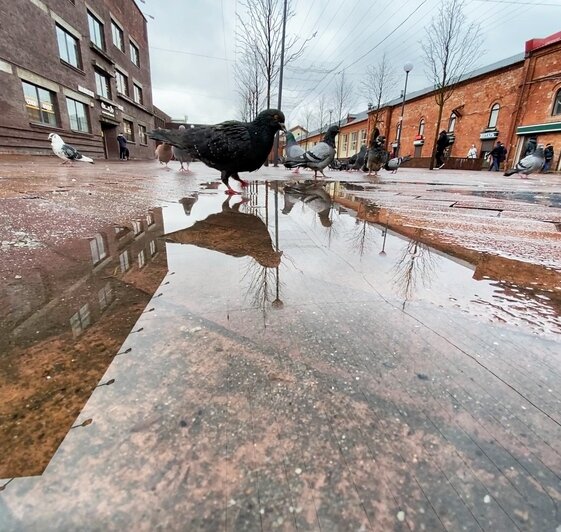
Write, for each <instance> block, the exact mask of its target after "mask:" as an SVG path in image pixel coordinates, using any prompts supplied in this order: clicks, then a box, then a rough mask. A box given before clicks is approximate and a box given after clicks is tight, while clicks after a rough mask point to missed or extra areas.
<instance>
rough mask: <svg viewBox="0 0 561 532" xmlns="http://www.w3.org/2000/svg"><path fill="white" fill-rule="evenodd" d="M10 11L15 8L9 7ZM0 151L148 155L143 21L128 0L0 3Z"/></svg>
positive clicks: (147, 78) (147, 77)
mask: <svg viewBox="0 0 561 532" xmlns="http://www.w3.org/2000/svg"><path fill="white" fill-rule="evenodd" d="M16 6H17V7H16ZM0 11H1V12H2V24H0V86H1V87H2V94H1V96H0V153H1V152H3V153H17V152H25V153H37V154H45V153H49V150H50V143H49V141H48V140H47V137H48V134H49V133H50V132H57V133H59V134H60V135H61V136H62V137H63V139H64V140H65V141H66V142H68V143H69V144H72V145H74V146H76V147H77V148H78V149H80V150H81V151H83V152H84V153H85V154H87V155H91V156H93V157H94V158H103V157H108V158H117V157H118V156H119V149H118V144H117V133H118V132H122V133H123V134H124V135H125V137H127V140H128V147H129V150H130V155H131V157H133V158H136V157H138V158H143V157H151V156H153V149H152V147H150V148H149V147H148V137H147V134H146V133H147V131H149V130H150V129H152V128H153V126H154V117H153V112H152V87H151V81H150V58H149V54H148V34H147V28H146V19H145V18H144V15H143V14H142V12H141V11H140V9H139V8H138V7H137V5H136V4H135V2H134V0H87V1H85V0H22V1H20V2H17V3H14V2H13V0H0Z"/></svg>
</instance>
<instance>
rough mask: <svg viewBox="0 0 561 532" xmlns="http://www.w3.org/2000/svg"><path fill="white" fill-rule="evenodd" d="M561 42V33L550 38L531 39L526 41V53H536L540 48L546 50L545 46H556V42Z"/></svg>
mask: <svg viewBox="0 0 561 532" xmlns="http://www.w3.org/2000/svg"><path fill="white" fill-rule="evenodd" d="M560 41H561V31H558V32H557V33H554V34H553V35H550V36H549V37H544V38H543V39H530V40H529V41H526V47H525V50H526V53H527V54H528V53H530V52H534V51H536V50H538V49H539V48H544V47H545V46H549V45H550V44H554V43H556V42H560Z"/></svg>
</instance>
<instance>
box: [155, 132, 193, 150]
mask: <svg viewBox="0 0 561 532" xmlns="http://www.w3.org/2000/svg"><path fill="white" fill-rule="evenodd" d="M148 136H149V137H150V138H151V139H153V140H159V141H161V142H165V143H166V144H171V145H172V146H175V147H176V148H180V149H183V150H185V149H187V148H188V146H187V144H186V142H185V140H186V139H185V130H170V129H155V130H154V131H150V133H148Z"/></svg>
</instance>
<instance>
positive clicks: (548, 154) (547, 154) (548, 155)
mask: <svg viewBox="0 0 561 532" xmlns="http://www.w3.org/2000/svg"><path fill="white" fill-rule="evenodd" d="M543 157H544V159H545V163H544V165H543V168H542V173H544V174H545V173H546V172H549V169H550V168H551V163H552V161H553V157H554V152H553V146H552V145H551V144H547V145H546V146H545V150H543Z"/></svg>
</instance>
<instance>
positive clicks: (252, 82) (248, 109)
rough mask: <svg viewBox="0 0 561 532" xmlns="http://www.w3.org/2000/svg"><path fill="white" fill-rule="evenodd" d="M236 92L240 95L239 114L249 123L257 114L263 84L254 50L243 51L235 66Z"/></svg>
mask: <svg viewBox="0 0 561 532" xmlns="http://www.w3.org/2000/svg"><path fill="white" fill-rule="evenodd" d="M234 72H235V78H236V85H237V91H238V94H239V95H240V114H241V119H242V120H244V121H247V122H249V121H251V120H253V119H254V118H255V117H256V116H257V113H259V110H260V105H261V103H262V99H263V92H264V83H263V76H262V75H261V71H260V69H259V62H258V58H257V53H256V51H255V49H252V50H249V49H248V50H245V52H244V53H243V54H242V55H241V57H240V59H239V60H238V61H237V62H236V65H235V70H234Z"/></svg>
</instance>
